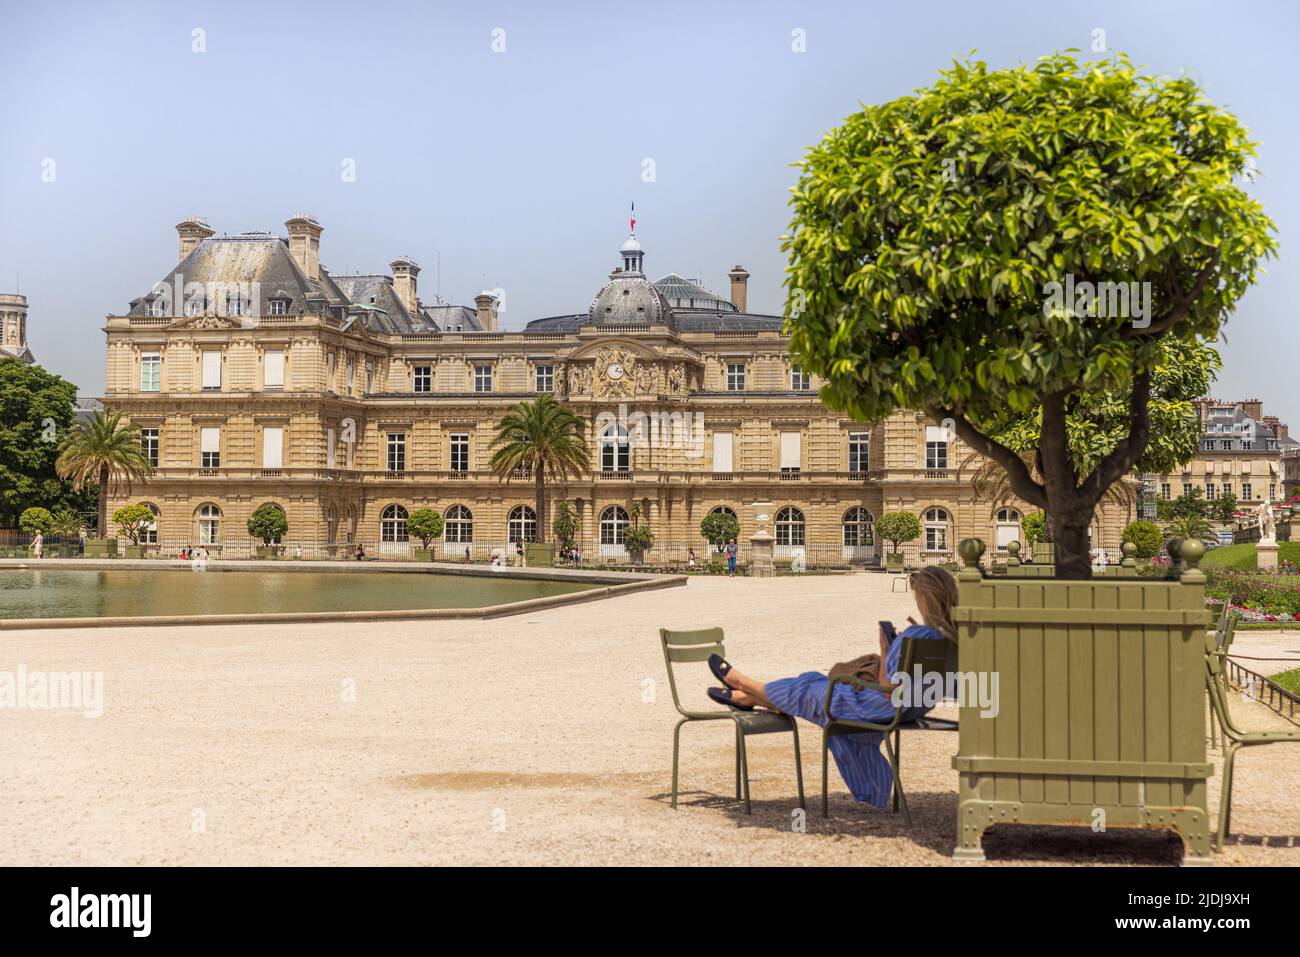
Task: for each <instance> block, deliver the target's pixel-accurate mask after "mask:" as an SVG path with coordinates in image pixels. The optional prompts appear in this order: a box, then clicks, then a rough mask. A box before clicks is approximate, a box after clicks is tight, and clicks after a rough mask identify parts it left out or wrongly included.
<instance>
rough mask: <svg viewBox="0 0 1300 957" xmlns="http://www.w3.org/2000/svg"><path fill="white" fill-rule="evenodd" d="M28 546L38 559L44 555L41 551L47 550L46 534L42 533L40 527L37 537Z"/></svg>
mask: <svg viewBox="0 0 1300 957" xmlns="http://www.w3.org/2000/svg"><path fill="white" fill-rule="evenodd" d="M27 547H28V548H30V549H31V550H32V552H33V553H34V554H35V555H36V558H37V559H38V560H39V559H40V558H41V557H42V554H41V553H42V552H43V551H44V550H45V536H44V535H42V534H41V530H40V529H39V528H38V529H37V530H36V537H35V538H33V539H32V543H31V544H30V545H28V546H27Z"/></svg>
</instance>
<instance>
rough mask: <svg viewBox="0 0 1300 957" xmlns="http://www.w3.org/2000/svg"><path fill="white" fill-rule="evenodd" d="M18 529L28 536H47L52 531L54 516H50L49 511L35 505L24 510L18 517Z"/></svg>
mask: <svg viewBox="0 0 1300 957" xmlns="http://www.w3.org/2000/svg"><path fill="white" fill-rule="evenodd" d="M18 527H19V528H20V529H22V530H23V531H24V532H26V533H27V534H28V535H35V534H36V533H37V532H40V533H41V534H42V535H48V534H50V532H52V531H54V516H53V515H51V514H50V511H49V509H46V508H41V507H40V506H39V505H35V506H33V507H31V508H28V509H24V510H23V513H22V514H21V515H19V516H18Z"/></svg>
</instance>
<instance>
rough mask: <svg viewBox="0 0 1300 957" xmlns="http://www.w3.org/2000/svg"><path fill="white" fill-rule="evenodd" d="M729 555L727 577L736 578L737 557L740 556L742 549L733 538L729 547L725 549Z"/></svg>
mask: <svg viewBox="0 0 1300 957" xmlns="http://www.w3.org/2000/svg"><path fill="white" fill-rule="evenodd" d="M723 551H724V552H726V553H727V577H729V578H735V577H736V556H737V555H739V554H740V549H739V548H738V547H737V545H736V540H735V539H734V538H733V539H731V540H730V541H728V542H727V547H726V548H724V549H723Z"/></svg>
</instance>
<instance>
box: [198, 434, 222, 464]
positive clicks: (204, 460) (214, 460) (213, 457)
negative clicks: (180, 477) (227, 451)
mask: <svg viewBox="0 0 1300 957" xmlns="http://www.w3.org/2000/svg"><path fill="white" fill-rule="evenodd" d="M199 465H200V466H202V467H203V468H205V469H216V468H221V429H220V428H219V427H214V426H204V427H203V428H202V429H201V430H200V431H199Z"/></svg>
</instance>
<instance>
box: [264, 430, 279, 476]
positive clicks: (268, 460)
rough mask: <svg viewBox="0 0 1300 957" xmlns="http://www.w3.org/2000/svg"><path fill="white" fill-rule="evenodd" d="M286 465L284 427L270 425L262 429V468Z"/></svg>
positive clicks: (275, 467)
mask: <svg viewBox="0 0 1300 957" xmlns="http://www.w3.org/2000/svg"><path fill="white" fill-rule="evenodd" d="M283 467H284V429H283V428H282V427H280V426H268V427H266V428H264V429H263V430H262V468H264V469H278V468H283Z"/></svg>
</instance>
